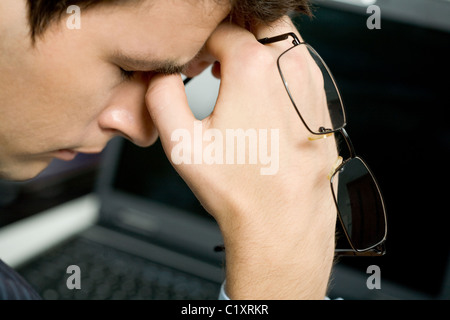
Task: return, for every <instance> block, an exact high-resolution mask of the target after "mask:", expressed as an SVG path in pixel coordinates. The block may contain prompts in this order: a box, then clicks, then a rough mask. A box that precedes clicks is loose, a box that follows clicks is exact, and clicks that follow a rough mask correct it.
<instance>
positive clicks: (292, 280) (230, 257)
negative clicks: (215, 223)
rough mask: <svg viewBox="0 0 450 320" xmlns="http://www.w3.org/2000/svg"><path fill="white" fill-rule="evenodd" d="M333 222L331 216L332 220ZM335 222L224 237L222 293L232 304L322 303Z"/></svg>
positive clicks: (247, 230)
mask: <svg viewBox="0 0 450 320" xmlns="http://www.w3.org/2000/svg"><path fill="white" fill-rule="evenodd" d="M334 217H335V216H334ZM335 221H336V220H335V218H334V223H328V224H323V223H312V224H309V228H302V227H298V228H285V229H286V232H282V230H281V229H283V228H279V229H280V230H277V228H276V227H273V228H267V229H269V230H264V229H263V228H262V229H261V230H258V231H256V230H254V229H253V228H246V227H245V226H242V225H241V226H240V227H239V231H236V230H235V231H234V232H230V234H231V235H232V236H229V235H227V233H226V232H225V236H224V240H225V254H226V279H227V283H226V292H227V294H228V296H229V297H230V298H232V299H323V298H324V296H325V294H326V290H327V286H328V281H329V277H330V272H331V267H332V264H333V258H334V244H335V242H334V240H335V239H334V235H335Z"/></svg>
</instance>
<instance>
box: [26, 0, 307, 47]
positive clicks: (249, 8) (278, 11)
mask: <svg viewBox="0 0 450 320" xmlns="http://www.w3.org/2000/svg"><path fill="white" fill-rule="evenodd" d="M127 1H129V2H131V1H133V0H28V20H29V24H30V33H31V38H32V40H33V41H35V39H36V38H37V37H39V36H41V35H42V34H43V33H44V32H45V30H46V29H47V28H48V26H49V25H50V24H51V23H52V22H55V21H58V20H59V19H60V18H61V16H62V14H64V13H65V12H66V10H67V8H68V7H69V6H70V5H77V6H79V7H80V8H83V9H86V8H87V7H92V6H95V5H100V4H102V5H105V4H118V3H124V2H127ZM134 1H136V0H134ZM216 1H217V0H216ZM229 1H230V2H231V5H232V9H231V12H230V19H231V20H232V21H234V22H236V23H238V24H240V25H242V26H245V27H247V28H252V27H253V26H256V25H258V24H265V23H270V22H273V21H275V20H277V19H279V18H280V17H282V16H283V15H286V14H292V13H298V14H306V15H310V14H311V12H310V9H309V0H229Z"/></svg>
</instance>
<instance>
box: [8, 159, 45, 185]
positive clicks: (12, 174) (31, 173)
mask: <svg viewBox="0 0 450 320" xmlns="http://www.w3.org/2000/svg"><path fill="white" fill-rule="evenodd" d="M50 162H51V161H38V162H33V163H26V164H25V163H24V164H15V165H14V166H13V167H10V168H3V167H0V179H2V180H8V181H17V182H26V181H28V180H31V179H33V178H36V177H37V176H38V175H39V174H40V173H41V172H42V171H44V170H45V169H46V168H47V167H48V166H49V164H50Z"/></svg>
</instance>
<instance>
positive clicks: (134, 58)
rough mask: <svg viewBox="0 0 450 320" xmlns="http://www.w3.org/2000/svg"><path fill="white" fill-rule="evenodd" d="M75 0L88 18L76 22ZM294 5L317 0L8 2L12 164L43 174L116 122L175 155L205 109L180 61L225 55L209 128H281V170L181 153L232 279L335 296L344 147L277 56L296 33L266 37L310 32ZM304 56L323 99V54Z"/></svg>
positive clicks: (1, 94)
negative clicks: (295, 94) (190, 94)
mask: <svg viewBox="0 0 450 320" xmlns="http://www.w3.org/2000/svg"><path fill="white" fill-rule="evenodd" d="M72 4H73V5H77V6H79V8H81V24H80V28H75V29H72V28H68V27H67V25H66V20H67V18H65V17H67V14H66V13H65V12H66V9H67V7H68V6H69V5H72ZM291 9H295V10H300V11H301V12H304V13H306V12H307V1H306V0H298V1H275V2H274V1H250V0H245V1H244V0H242V1H240V0H235V1H229V0H205V1H186V0H184V1H183V0H177V1H163V0H128V1H125V0H123V1H88V0H78V1H63V0H52V1H43V0H42V1H33V0H28V1H27V0H3V1H1V2H0V38H1V41H0V52H1V55H0V70H1V77H0V177H1V178H3V179H10V180H25V179H29V178H32V177H34V176H35V175H37V174H38V173H39V172H41V171H42V170H43V169H44V168H45V167H46V166H47V165H48V164H49V163H50V162H51V161H52V159H54V158H59V159H62V160H71V159H73V158H74V157H75V156H76V154H77V153H96V152H100V151H101V150H102V149H103V148H104V147H105V145H106V144H107V142H108V141H109V140H110V139H111V138H112V137H114V136H117V135H120V136H123V137H125V138H127V139H129V140H131V141H132V142H133V143H135V144H136V145H138V146H142V147H148V146H150V145H152V144H153V143H154V142H155V140H156V139H157V138H158V136H159V139H161V142H162V144H163V147H164V149H165V152H166V154H167V155H168V158H169V160H170V159H171V158H170V154H171V150H172V148H173V146H174V143H175V142H173V141H172V140H171V134H172V132H174V130H177V129H180V128H184V129H187V130H190V131H193V127H194V121H195V118H194V116H193V115H192V113H191V111H190V109H189V106H188V104H187V100H186V95H185V91H184V86H183V82H182V80H181V77H180V74H179V73H180V72H183V73H184V74H186V75H187V76H195V75H196V74H198V73H200V72H201V71H202V70H203V69H204V68H205V67H206V66H208V65H209V64H211V63H214V62H216V61H217V63H215V66H214V68H213V70H214V74H215V75H216V76H218V77H220V78H221V88H220V94H219V97H218V100H217V103H216V106H215V109H214V111H213V113H212V114H211V115H210V116H209V117H207V118H206V119H204V120H203V121H202V125H203V128H204V129H208V128H214V129H218V130H221V131H222V132H225V130H226V129H234V128H243V129H244V130H245V129H247V128H256V129H270V128H276V129H278V130H279V150H278V151H279V170H278V171H277V173H276V174H273V175H261V174H260V171H259V168H257V167H256V166H254V165H253V166H252V165H207V164H180V165H175V164H174V166H175V169H176V170H177V171H178V172H179V174H180V175H181V176H182V177H183V179H184V180H185V181H186V183H187V184H188V185H189V186H190V188H191V189H192V190H193V192H194V193H195V194H196V196H197V197H198V198H199V200H200V201H201V203H202V204H203V205H204V207H205V208H206V209H207V210H208V212H209V213H210V214H211V215H212V216H213V217H214V218H215V219H216V221H217V222H218V225H219V227H220V229H221V232H222V235H223V238H224V241H225V242H224V244H225V248H226V249H225V250H226V285H225V292H226V294H227V295H228V296H229V297H230V298H231V299H323V298H324V296H325V294H326V289H327V284H328V279H329V276H330V272H331V266H332V261H333V255H334V232H335V222H336V210H335V207H334V203H333V199H332V196H331V194H330V190H329V181H328V180H327V173H328V171H329V170H330V168H331V167H332V165H333V163H334V161H335V160H336V148H335V146H334V144H333V143H332V142H331V140H333V139H327V140H322V141H316V142H311V141H309V140H308V131H307V130H306V129H305V127H304V126H303V125H302V123H301V122H300V120H299V119H298V116H297V115H296V114H295V110H294V109H293V107H292V104H291V102H290V100H289V97H288V95H287V94H286V91H285V89H284V86H283V84H282V82H281V81H280V76H279V73H278V70H277V67H276V59H277V57H278V56H279V55H280V53H282V52H283V51H284V50H286V49H287V48H289V47H290V46H291V44H290V43H289V42H288V41H282V42H277V43H274V44H270V45H262V44H260V43H259V42H258V41H257V39H259V38H264V37H270V36H275V35H279V34H282V33H286V32H296V33H297V34H298V32H297V30H296V29H295V27H294V26H293V24H292V22H291V21H290V19H289V18H288V17H287V16H286V14H287V13H288V12H289V11H290V10H291ZM298 35H299V34H298ZM299 36H300V35H299ZM297 62H298V63H300V64H301V65H302V70H303V71H304V73H302V74H300V75H299V79H301V81H302V90H303V91H302V92H300V95H299V96H300V97H302V101H301V103H303V104H304V105H308V106H310V107H311V109H312V110H321V108H320V106H321V103H323V101H322V100H320V99H314V98H313V97H319V96H320V94H321V91H323V88H322V86H321V81H322V79H321V75H319V74H320V73H318V72H317V66H316V65H315V64H314V62H313V61H312V59H311V58H310V57H309V56H308V55H307V54H304V56H300V57H298V61H297ZM297 62H296V63H297ZM314 93H317V95H316V94H314ZM0 279H1V278H0ZM0 284H1V281H0ZM0 292H1V290H0Z"/></svg>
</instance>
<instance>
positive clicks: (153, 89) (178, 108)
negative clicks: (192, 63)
mask: <svg viewBox="0 0 450 320" xmlns="http://www.w3.org/2000/svg"><path fill="white" fill-rule="evenodd" d="M145 99H146V103H147V108H148V110H149V113H150V116H151V117H152V119H153V121H154V123H155V126H156V129H157V130H158V133H159V136H160V139H161V142H162V144H163V145H164V146H165V147H170V146H171V135H172V133H173V132H174V131H175V130H177V129H181V128H184V129H187V130H191V128H192V124H193V123H194V121H195V117H194V115H193V113H192V111H191V109H190V108H189V105H188V102H187V97H186V93H185V88H184V84H183V81H182V79H181V76H180V75H162V74H158V75H155V76H154V77H153V78H152V80H151V81H150V84H149V87H148V90H147V94H146V97H145Z"/></svg>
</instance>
